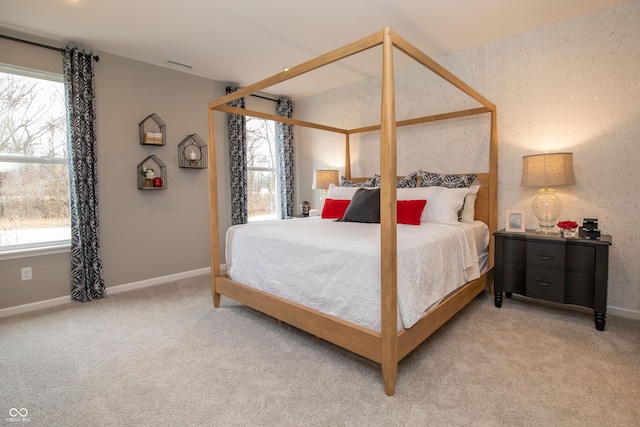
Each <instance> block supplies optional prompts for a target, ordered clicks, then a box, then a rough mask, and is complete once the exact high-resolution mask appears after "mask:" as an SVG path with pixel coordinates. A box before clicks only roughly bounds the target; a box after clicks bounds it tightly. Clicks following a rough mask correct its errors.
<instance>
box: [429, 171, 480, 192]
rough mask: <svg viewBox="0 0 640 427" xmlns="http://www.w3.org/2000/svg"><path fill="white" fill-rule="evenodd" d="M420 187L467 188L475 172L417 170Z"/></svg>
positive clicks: (474, 176) (474, 177)
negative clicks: (448, 172)
mask: <svg viewBox="0 0 640 427" xmlns="http://www.w3.org/2000/svg"><path fill="white" fill-rule="evenodd" d="M418 173H419V175H420V187H446V188H469V186H471V183H472V182H473V181H474V180H475V179H476V175H475V174H446V173H435V172H426V171H422V170H421V171H419V172H418Z"/></svg>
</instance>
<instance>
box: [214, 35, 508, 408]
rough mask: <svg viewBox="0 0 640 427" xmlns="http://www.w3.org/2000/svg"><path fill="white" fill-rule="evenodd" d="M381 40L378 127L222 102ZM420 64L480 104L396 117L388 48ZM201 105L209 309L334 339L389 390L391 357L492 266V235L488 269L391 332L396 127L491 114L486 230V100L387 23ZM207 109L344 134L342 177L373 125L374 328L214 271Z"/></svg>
mask: <svg viewBox="0 0 640 427" xmlns="http://www.w3.org/2000/svg"><path fill="white" fill-rule="evenodd" d="M379 45H382V64H383V65H382V68H383V71H382V102H381V107H382V109H381V121H380V124H379V125H376V126H368V127H362V128H358V129H351V130H348V129H340V128H335V127H331V126H324V125H321V124H316V123H311V122H306V121H301V120H296V119H288V118H283V117H280V116H276V115H272V114H265V113H261V112H257V111H250V110H246V109H238V108H232V107H229V106H227V105H226V104H227V103H229V102H231V101H234V100H236V99H239V98H242V97H245V96H248V95H250V94H252V93H254V92H258V91H261V90H263V89H265V88H268V87H270V86H273V85H275V84H278V83H281V82H284V81H286V80H289V79H292V78H294V77H297V76H299V75H302V74H304V73H307V72H309V71H312V70H314V69H317V68H320V67H323V66H325V65H328V64H331V63H333V62H336V61H339V60H341V59H344V58H346V57H349V56H351V55H354V54H357V53H360V52H362V51H365V50H367V49H370V48H373V47H376V46H379ZM394 47H395V48H397V49H400V50H401V51H402V52H404V53H405V54H407V55H408V56H410V57H411V58H413V59H414V60H416V61H417V62H418V63H420V64H422V65H423V66H425V67H426V68H428V69H429V70H431V71H432V72H434V73H435V74H436V75H438V76H440V77H442V78H443V79H444V80H446V81H447V82H449V83H450V84H452V85H453V86H455V87H457V88H458V89H460V90H461V91H463V92H464V93H465V94H467V95H468V96H470V97H471V98H473V99H474V100H476V101H477V102H479V103H480V104H481V105H482V107H480V108H475V109H470V110H463V111H457V112H452V113H445V114H439V115H435V116H428V117H421V118H416V119H410V120H404V121H400V122H396V117H395V94H394V81H393V48H394ZM208 109H209V165H210V167H209V192H210V227H211V268H212V276H213V278H212V295H213V303H214V306H215V307H219V306H220V296H221V295H225V296H227V297H229V298H232V299H234V300H236V301H238V302H241V303H243V304H245V305H247V306H249V307H252V308H254V309H256V310H259V311H261V312H263V313H265V314H268V315H270V316H272V317H275V318H277V319H280V320H282V321H284V322H286V323H288V324H291V325H293V326H295V327H297V328H300V329H302V330H305V331H307V332H309V333H311V334H314V335H316V336H318V337H319V338H322V339H325V340H327V341H329V342H332V343H334V344H337V345H339V346H341V347H343V348H346V349H348V350H350V351H352V352H354V353H357V354H359V355H361V356H364V357H366V358H368V359H370V360H373V361H375V362H377V363H380V364H381V366H382V377H383V381H384V390H385V393H386V394H387V395H389V396H391V395H393V394H394V391H395V383H396V377H397V369H398V362H399V361H400V360H401V359H402V358H403V357H404V356H406V355H407V354H408V353H409V352H411V351H412V350H413V349H414V348H415V347H417V346H418V345H419V344H420V343H422V342H423V341H424V340H425V339H426V338H427V337H428V336H429V335H431V334H432V333H433V332H434V331H435V330H437V329H438V328H439V327H440V326H441V325H442V324H444V323H445V322H446V321H447V320H448V319H449V318H451V317H452V316H453V315H454V314H455V313H457V312H458V311H459V310H460V309H461V308H462V307H464V306H465V305H466V304H467V303H468V302H469V301H471V300H472V299H473V298H474V297H475V296H476V295H477V294H478V293H480V292H482V290H484V289H485V287H486V286H487V284H488V283H489V281H488V276H489V274H490V273H491V270H492V268H493V250H492V247H493V241H491V243H490V260H489V272H487V273H485V274H483V275H482V276H481V277H480V278H479V279H477V280H474V281H472V282H469V283H468V284H466V285H465V286H463V287H462V288H460V289H459V290H458V291H456V292H454V293H453V294H452V295H450V296H449V297H448V298H447V299H445V300H444V301H443V302H442V303H440V304H439V305H438V306H437V307H436V308H435V309H433V310H431V311H430V312H429V313H428V314H426V315H425V316H423V318H422V319H421V320H420V321H418V323H416V324H415V325H414V326H412V327H411V328H410V329H406V330H404V331H402V332H400V333H398V332H397V309H398V301H397V234H396V227H397V222H396V219H397V218H396V199H397V191H396V185H395V183H396V177H397V167H396V127H397V126H406V125H412V124H417V123H426V122H430V121H436V120H445V119H451V118H455V117H464V116H469V115H474V114H484V113H490V114H491V134H490V148H489V172H488V173H482V174H480V177H481V180H482V183H483V186H482V188H481V189H480V191H479V193H478V200H477V202H476V208H477V217H478V219H481V220H483V221H485V222H486V223H487V224H488V226H489V230H490V232H491V233H493V232H494V231H496V230H497V185H498V183H497V158H498V157H497V118H496V107H495V105H494V104H492V103H491V102H489V101H488V100H487V99H486V98H484V97H483V96H482V95H480V94H479V93H478V92H476V91H475V90H474V89H472V88H471V87H469V86H468V85H467V84H465V83H464V82H462V81H461V80H460V79H458V78H457V77H456V76H454V75H453V74H451V73H450V72H449V71H447V70H446V69H444V68H443V67H442V66H440V65H439V64H437V63H436V62H435V61H433V60H432V59H431V58H429V57H428V56H427V55H425V54H423V53H422V52H420V51H419V50H418V49H416V48H415V47H414V46H412V45H411V44H409V43H408V42H407V41H405V40H404V39H402V38H401V37H399V36H398V35H397V34H396V33H395V32H393V31H392V30H391V29H390V28H385V29H384V30H382V31H380V32H378V33H375V34H372V35H371V36H369V37H365V38H363V39H361V40H358V41H356V42H353V43H351V44H348V45H346V46H344V47H342V48H340V49H336V50H334V51H331V52H329V53H326V54H324V55H321V56H319V57H317V58H315V59H312V60H310V61H307V62H304V63H302V64H300V65H298V66H295V67H293V68H290V69H289V70H287V71H283V72H280V73H278V74H275V75H273V76H271V77H268V78H266V79H264V80H261V81H259V82H257V83H254V84H252V85H250V86H247V87H245V88H241V89H239V90H237V91H236V92H233V93H231V94H228V95H226V96H223V97H221V98H218V99H217V100H214V101H211V102H210V103H209V105H208ZM214 111H221V112H227V113H234V114H240V115H245V116H254V117H258V118H263V119H268V120H274V121H279V122H283V123H287V124H291V125H295V126H304V127H309V128H314V129H319V130H324V131H329V132H336V133H341V134H344V135H345V141H346V147H345V151H346V156H347V163H346V164H345V170H346V174H348V175H349V176H350V161H349V151H350V148H349V135H350V134H355V133H360V132H369V131H373V130H379V131H380V175H381V178H380V217H381V223H380V248H381V261H380V262H381V309H382V310H381V321H382V327H381V332H380V333H378V332H376V331H372V330H369V329H366V328H363V327H360V326H358V325H355V324H352V323H349V322H346V321H343V320H341V319H338V318H335V317H333V316H329V315H326V314H324V313H321V312H319V311H316V310H312V309H309V308H308V307H304V306H301V305H299V304H296V303H293V302H291V301H287V300H284V299H282V298H279V297H276V296H274V295H271V294H268V293H265V292H262V291H259V290H256V289H253V288H251V287H248V286H246V285H243V284H241V283H238V282H235V281H233V280H231V279H230V278H228V277H226V276H222V275H221V274H220V247H219V237H220V230H219V224H218V187H217V185H218V184H217V170H216V165H217V163H216V153H215V146H216V144H215V134H214Z"/></svg>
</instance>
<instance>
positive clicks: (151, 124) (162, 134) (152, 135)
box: [138, 113, 167, 145]
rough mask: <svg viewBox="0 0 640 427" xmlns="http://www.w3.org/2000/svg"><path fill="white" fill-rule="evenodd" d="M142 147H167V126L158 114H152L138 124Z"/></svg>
mask: <svg viewBox="0 0 640 427" xmlns="http://www.w3.org/2000/svg"><path fill="white" fill-rule="evenodd" d="M138 133H139V135H140V145H165V144H166V143H167V130H166V125H165V124H164V122H163V121H162V119H161V118H160V117H158V115H157V114H156V113H153V114H150V115H148V116H147V117H145V119H144V120H143V121H141V122H140V123H139V124H138Z"/></svg>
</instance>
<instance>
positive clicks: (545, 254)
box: [527, 242, 564, 268]
mask: <svg viewBox="0 0 640 427" xmlns="http://www.w3.org/2000/svg"><path fill="white" fill-rule="evenodd" d="M527 265H538V266H540V267H545V268H564V244H554V243H549V242H528V243H527Z"/></svg>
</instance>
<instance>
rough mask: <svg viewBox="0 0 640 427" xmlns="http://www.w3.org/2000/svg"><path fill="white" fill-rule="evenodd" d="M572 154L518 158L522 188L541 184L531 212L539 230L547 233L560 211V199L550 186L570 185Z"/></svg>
mask: <svg viewBox="0 0 640 427" xmlns="http://www.w3.org/2000/svg"><path fill="white" fill-rule="evenodd" d="M575 183H576V177H575V175H574V173H573V153H546V154H535V155H531V156H524V157H523V158H522V182H521V184H520V185H522V186H524V187H543V188H542V189H541V190H540V191H539V192H538V195H537V196H536V198H535V199H533V213H534V214H535V215H536V217H537V218H538V223H539V224H540V229H541V230H542V231H543V232H544V233H546V234H549V232H551V229H552V228H553V227H554V226H555V225H556V220H557V218H558V215H559V214H560V211H561V210H562V202H561V201H560V199H559V198H558V196H556V194H555V190H553V189H551V188H549V187H550V186H558V185H573V184H575Z"/></svg>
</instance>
